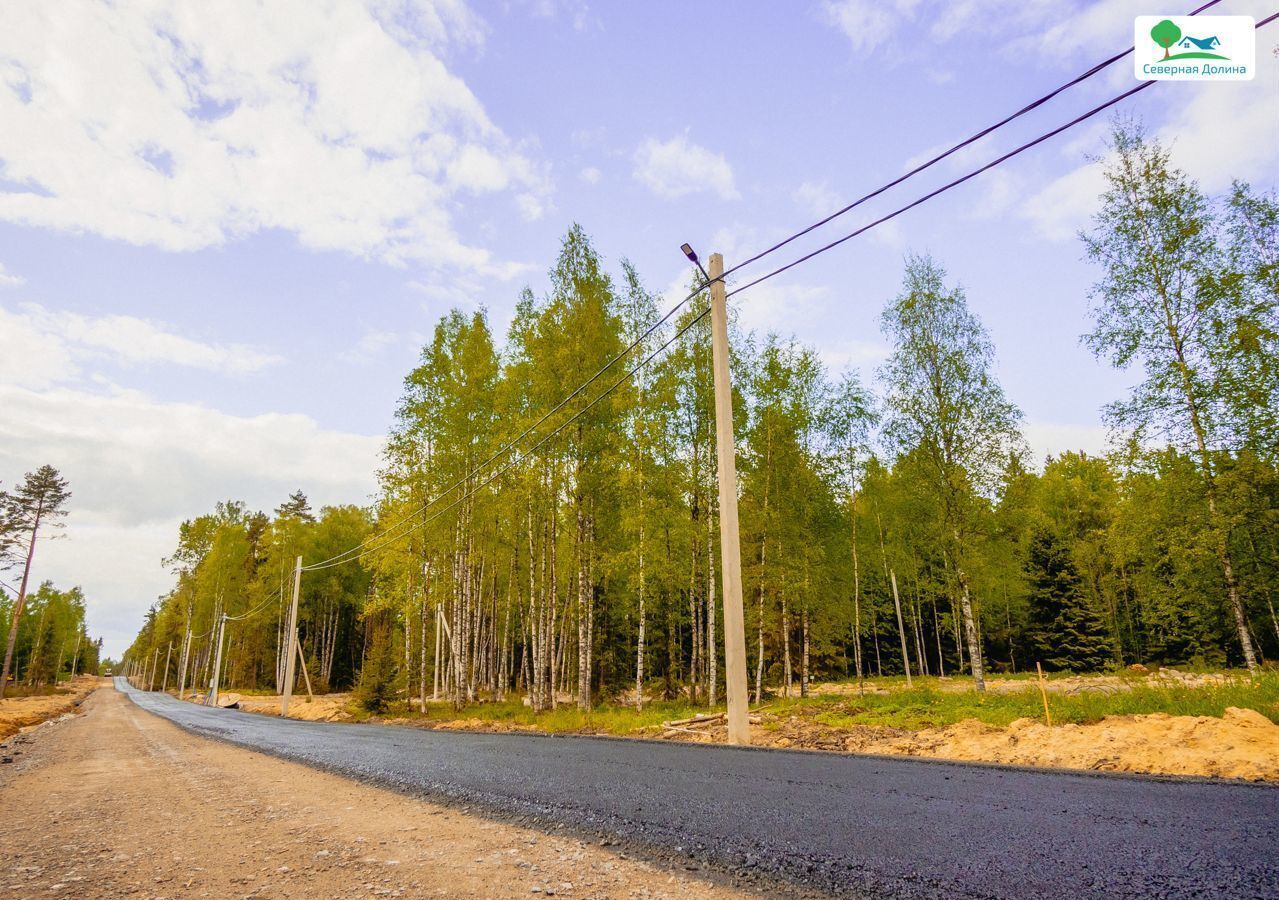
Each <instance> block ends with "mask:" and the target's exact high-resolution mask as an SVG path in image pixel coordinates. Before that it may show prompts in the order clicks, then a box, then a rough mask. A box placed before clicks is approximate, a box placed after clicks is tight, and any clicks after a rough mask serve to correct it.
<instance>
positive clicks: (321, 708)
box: [240, 694, 352, 722]
mask: <svg viewBox="0 0 1279 900" xmlns="http://www.w3.org/2000/svg"><path fill="white" fill-rule="evenodd" d="M350 701H351V695H350V694H323V695H321V696H318V697H316V698H315V699H314V700H311V701H309V702H308V700H307V698H306V695H305V694H304V695H302V696H301V697H299V696H298V695H297V694H294V695H293V699H292V700H290V701H289V718H290V719H303V720H305V721H307V722H344V721H346V720H348V719H350V718H352V716H351V711H350V709H349V708H348V706H349V705H350ZM240 709H243V710H245V711H247V712H255V713H265V714H266V715H269V716H278V715H279V714H280V698H279V697H270V696H267V697H246V696H242V697H240Z"/></svg>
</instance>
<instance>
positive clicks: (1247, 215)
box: [28, 122, 1279, 710]
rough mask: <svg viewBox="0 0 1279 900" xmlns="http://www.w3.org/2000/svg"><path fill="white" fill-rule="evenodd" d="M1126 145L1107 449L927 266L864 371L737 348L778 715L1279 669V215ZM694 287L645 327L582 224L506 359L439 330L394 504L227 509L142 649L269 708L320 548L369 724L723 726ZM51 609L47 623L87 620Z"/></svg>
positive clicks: (413, 408) (337, 655) (1093, 327)
mask: <svg viewBox="0 0 1279 900" xmlns="http://www.w3.org/2000/svg"><path fill="white" fill-rule="evenodd" d="M1111 150H1112V152H1111V154H1110V156H1109V157H1108V162H1107V168H1106V179H1107V189H1106V192H1105V194H1104V195H1103V196H1102V197H1100V198H1099V202H1098V211H1097V213H1096V215H1095V216H1094V218H1093V221H1092V223H1091V225H1090V226H1089V228H1088V229H1087V230H1086V231H1085V232H1084V233H1083V234H1081V241H1082V248H1083V251H1084V253H1085V254H1086V256H1087V257H1088V259H1090V260H1091V261H1092V263H1093V264H1094V272H1095V275H1096V280H1095V284H1094V287H1093V290H1092V292H1091V294H1090V296H1089V297H1088V298H1086V300H1087V303H1086V306H1087V313H1086V315H1087V327H1088V330H1087V333H1086V334H1084V335H1083V340H1084V342H1085V343H1086V345H1087V346H1088V347H1089V348H1090V349H1091V350H1092V351H1093V352H1094V353H1095V355H1096V356H1097V358H1098V359H1099V360H1100V361H1102V362H1103V363H1104V364H1107V365H1113V366H1115V367H1118V368H1122V369H1126V370H1130V371H1131V372H1132V373H1133V375H1134V376H1135V380H1136V386H1135V387H1134V388H1133V390H1132V391H1131V393H1130V394H1129V395H1128V396H1123V397H1116V398H1115V399H1114V402H1113V403H1112V404H1110V405H1109V406H1108V407H1107V408H1106V409H1105V410H1104V416H1105V420H1106V422H1107V423H1108V425H1109V426H1110V427H1111V431H1112V441H1111V449H1110V451H1109V452H1108V453H1107V454H1106V455H1104V456H1093V455H1089V454H1087V453H1084V452H1065V453H1061V454H1059V455H1056V456H1052V457H1050V458H1048V459H1047V460H1044V461H1040V460H1035V459H1032V456H1031V453H1030V451H1029V449H1028V447H1027V444H1026V441H1025V438H1024V436H1023V433H1022V425H1023V416H1022V413H1021V411H1020V410H1019V409H1018V407H1017V405H1016V404H1015V403H1014V401H1013V400H1012V399H1011V397H1010V395H1009V392H1008V391H1007V390H1006V389H1005V386H1003V385H1001V384H1000V382H999V379H998V377H997V365H996V348H995V347H994V346H993V345H992V342H991V339H990V337H989V334H988V332H987V330H986V328H985V327H984V325H983V323H982V322H981V321H980V319H979V318H978V316H977V315H976V314H975V313H974V312H973V310H972V308H971V307H970V305H969V302H968V298H967V296H966V295H965V292H964V289H963V287H962V286H961V285H959V284H957V283H956V282H955V281H954V280H953V279H952V278H950V277H949V276H948V275H947V272H946V270H945V268H944V265H943V261H941V260H938V259H933V258H930V257H927V256H915V255H911V256H908V257H907V258H906V260H905V263H904V271H903V275H902V283H901V288H900V291H899V292H898V293H897V295H896V296H894V297H889V298H884V305H883V313H882V319H881V321H882V328H883V334H884V337H885V338H886V340H887V342H888V344H889V345H890V347H891V353H890V355H889V357H888V358H887V360H886V361H885V362H884V364H883V365H882V366H880V367H879V368H878V369H877V370H876V371H875V372H873V373H868V374H863V373H859V372H856V371H843V372H833V371H831V370H829V369H828V367H827V366H826V365H825V364H824V363H823V361H822V359H821V357H820V356H819V355H818V354H817V353H816V352H815V351H814V350H812V349H811V348H808V347H805V346H803V345H801V344H799V343H797V342H796V341H794V340H790V339H788V338H786V337H785V336H780V335H777V334H756V333H751V332H748V331H744V330H742V329H740V328H734V329H733V330H732V335H731V339H732V345H733V359H732V374H733V384H734V391H735V396H734V418H735V422H734V426H735V432H736V440H737V453H738V481H739V484H738V492H739V497H740V505H741V528H742V534H741V552H742V560H743V576H744V599H745V612H746V630H747V650H748V656H749V674H750V681H751V692H752V700H753V701H755V702H760V701H761V700H763V699H764V698H766V697H769V696H775V695H782V696H788V695H804V694H806V693H807V691H808V689H809V685H810V683H811V682H813V681H815V680H829V679H854V678H863V677H869V676H878V675H885V674H899V673H903V672H905V671H910V672H913V673H915V674H931V675H947V676H952V677H956V676H963V677H966V678H971V679H972V681H973V683H974V686H975V687H976V689H977V690H981V689H982V688H983V679H984V677H985V675H986V674H987V673H990V672H1016V671H1024V670H1025V669H1027V668H1030V669H1031V670H1033V669H1034V667H1035V664H1036V663H1039V664H1041V665H1042V666H1043V667H1044V668H1045V669H1046V670H1049V671H1054V670H1056V671H1061V670H1070V671H1078V672H1092V671H1099V670H1106V669H1113V668H1120V667H1124V666H1127V665H1130V664H1133V663H1143V664H1173V663H1175V664H1191V665H1195V666H1204V667H1209V666H1211V667H1227V666H1229V667H1246V668H1248V669H1250V670H1254V671H1255V670H1256V669H1258V668H1259V667H1260V666H1263V665H1266V664H1267V660H1271V661H1273V660H1275V659H1279V616H1277V615H1276V608H1275V603H1276V597H1275V595H1276V593H1279V528H1277V527H1276V526H1277V525H1279V453H1277V452H1276V451H1277V448H1276V444H1275V437H1274V436H1275V434H1276V433H1277V432H1276V428H1275V426H1276V421H1275V419H1276V413H1277V412H1279V199H1277V198H1276V197H1275V196H1274V195H1273V194H1267V193H1264V192H1258V191H1256V190H1254V189H1253V188H1251V187H1250V186H1249V185H1247V184H1243V183H1235V184H1234V186H1233V188H1232V189H1231V190H1230V191H1228V192H1226V193H1225V194H1224V195H1221V196H1209V195H1207V194H1205V193H1204V192H1203V191H1202V190H1201V189H1200V187H1199V185H1198V184H1197V182H1196V181H1195V180H1194V179H1193V177H1192V176H1191V175H1190V174H1188V173H1185V172H1182V171H1180V170H1178V169H1177V168H1176V167H1174V166H1173V164H1172V162H1171V160H1170V157H1169V153H1168V150H1167V148H1165V147H1162V146H1161V145H1160V144H1159V143H1158V142H1157V141H1155V140H1153V139H1151V138H1149V137H1148V136H1146V135H1145V134H1144V133H1143V132H1142V131H1141V129H1140V128H1139V127H1137V126H1134V125H1132V124H1130V123H1123V122H1120V123H1117V124H1116V126H1115V130H1114V134H1113V136H1112V147H1111ZM704 287H705V285H704V284H703V282H702V279H701V277H700V275H698V274H696V273H693V274H692V275H691V279H690V291H691V292H694V293H695V294H696V295H695V296H694V298H693V300H692V301H691V302H690V303H689V304H688V305H687V306H686V307H685V308H684V309H683V310H682V311H681V312H680V314H679V315H678V316H676V317H674V318H673V319H672V320H671V321H669V322H666V323H664V324H663V325H661V326H660V327H658V328H657V329H655V330H653V331H652V333H651V334H649V333H647V332H648V331H649V329H650V328H651V326H653V325H654V323H657V322H659V321H660V320H661V303H662V301H661V298H659V296H658V295H656V294H655V293H654V292H652V291H651V290H650V289H649V288H648V287H647V286H646V284H645V282H644V281H643V279H642V278H641V276H640V274H639V273H638V272H637V271H636V270H635V268H634V267H633V266H631V265H630V264H629V263H628V262H626V261H624V260H623V261H622V262H621V263H620V265H619V266H618V269H617V270H616V271H610V269H609V268H608V267H607V266H606V263H605V260H604V258H603V257H602V256H601V254H600V253H599V252H598V251H597V249H596V248H595V247H594V246H593V245H592V243H591V241H590V239H589V237H588V236H587V234H586V232H585V231H584V230H583V229H582V228H580V227H578V226H574V227H572V228H571V229H570V230H569V231H568V233H567V234H566V236H565V238H564V240H563V243H562V247H561V250H560V254H559V257H558V258H557V259H556V260H555V262H554V265H553V266H552V268H551V269H550V272H549V279H548V284H547V286H546V288H545V290H544V292H542V293H540V294H538V293H535V292H534V291H533V290H532V289H531V288H526V289H525V290H524V291H523V293H522V294H521V295H520V297H519V299H518V303H517V304H516V307H515V312H514V316H513V318H512V320H511V322H510V325H509V327H508V328H507V330H506V333H505V335H497V334H495V333H494V328H493V323H492V322H491V321H490V318H489V316H488V314H487V313H486V312H485V311H484V310H482V309H481V310H480V311H478V312H464V311H461V310H456V309H455V310H453V311H452V312H450V313H448V314H447V315H445V316H444V317H443V318H442V319H440V321H439V322H438V323H437V324H436V325H435V327H434V332H433V335H432V337H431V339H430V341H429V343H428V344H427V345H426V346H425V347H424V348H423V349H422V353H421V358H420V361H419V363H418V365H417V366H416V368H414V369H413V370H412V371H411V372H409V373H408V375H407V376H406V377H405V379H404V389H403V395H402V398H401V401H400V403H399V406H398V409H397V411H396V416H395V421H394V425H393V427H392V429H391V431H390V434H389V436H388V437H387V441H386V445H385V451H384V457H383V465H382V467H381V469H380V471H379V472H378V479H379V484H380V489H379V494H378V497H377V499H376V502H374V503H372V504H371V505H369V506H361V505H356V504H352V505H347V506H329V507H324V508H322V509H319V510H315V509H312V508H311V506H310V504H309V502H308V500H307V498H306V496H305V494H304V493H303V492H302V491H298V492H296V493H294V494H293V495H292V496H291V497H288V498H282V502H281V503H280V504H279V506H278V507H277V508H275V509H274V510H273V511H272V512H270V513H266V512H259V511H254V510H251V509H249V508H248V507H247V506H246V505H245V504H243V503H241V502H236V501H228V502H224V503H220V504H218V505H217V507H216V508H215V509H214V510H212V511H209V512H208V513H206V514H204V515H201V516H198V517H196V518H193V519H191V520H190V521H188V522H186V523H184V524H183V526H182V527H181V530H180V533H179V535H178V536H177V542H176V546H175V549H174V551H173V553H172V555H171V556H170V558H169V559H168V560H167V564H168V566H169V567H170V568H171V569H172V572H173V575H174V585H173V588H172V590H171V591H170V592H169V593H168V594H166V595H165V596H164V597H162V598H160V599H159V600H158V602H157V603H156V604H155V605H154V606H153V607H152V608H151V610H150V611H149V612H148V614H147V616H146V620H145V623H144V625H143V627H142V629H141V630H140V632H139V634H138V636H137V638H136V639H135V641H134V643H133V645H132V646H131V647H130V649H129V650H128V652H127V653H126V658H127V659H129V660H133V661H146V662H151V661H152V660H161V659H163V660H165V661H166V663H165V665H166V669H165V672H166V674H167V679H168V683H169V684H171V685H176V684H177V683H178V682H179V678H181V679H182V682H183V683H184V684H185V685H186V686H187V687H188V688H189V687H191V686H192V685H196V686H199V687H200V688H201V689H203V687H204V686H206V685H207V684H208V683H209V680H210V676H211V670H212V667H213V665H214V661H215V659H216V658H217V656H218V654H217V647H216V646H215V641H216V637H217V635H218V629H217V627H216V626H217V624H218V623H219V622H220V621H222V620H223V617H224V616H225V617H226V618H225V621H226V627H225V647H224V650H223V653H222V672H221V682H222V684H223V685H224V686H236V687H239V688H241V689H264V690H275V691H277V692H278V691H280V690H281V689H282V687H283V681H284V678H285V672H286V663H287V652H286V651H287V650H288V645H287V642H286V641H285V629H286V624H285V623H286V619H287V614H288V609H289V604H290V600H291V597H292V591H293V587H294V566H295V560H297V559H298V558H300V559H301V560H302V566H303V570H302V572H301V578H300V587H299V616H298V629H299V635H300V641H301V647H302V655H303V658H304V660H305V665H306V674H307V675H308V676H309V678H310V681H311V682H312V683H313V685H314V687H315V689H316V691H317V692H319V691H328V690H346V689H355V690H357V692H358V695H359V696H360V697H361V698H362V699H363V700H364V701H365V702H366V704H367V705H368V707H369V708H370V709H377V708H381V707H383V706H385V704H386V703H387V702H388V701H389V700H390V699H391V698H400V699H412V700H415V701H416V702H418V703H421V704H422V705H423V706H424V705H425V704H426V703H427V702H429V701H431V700H433V699H447V700H451V701H452V702H453V703H455V704H458V705H462V704H466V703H470V702H475V701H479V700H486V699H506V698H507V697H508V695H512V696H521V697H525V698H527V702H528V703H529V704H530V705H531V706H532V707H533V708H534V709H535V710H542V709H547V708H549V707H553V706H556V705H558V704H570V703H571V704H576V705H577V706H578V707H580V708H590V707H591V706H593V705H596V704H599V703H603V702H615V703H625V704H633V705H642V704H644V703H646V702H649V701H651V700H654V699H659V698H666V699H672V698H676V697H681V698H685V699H687V700H689V701H691V702H693V703H695V704H705V705H709V706H713V705H715V704H717V703H718V702H720V701H721V699H722V685H723V683H724V675H723V648H722V644H723V638H722V611H721V610H720V608H719V606H718V603H719V598H718V592H719V573H718V572H717V565H718V562H719V528H718V519H717V515H718V512H717V508H716V498H717V488H716V462H715V422H714V416H713V398H712V385H711V374H710V365H711V360H710V343H709V321H708V320H707V319H705V318H704V317H701V313H702V311H703V310H704V309H705V307H706V305H707V302H708V301H707V299H706V296H705V295H704V293H702V292H701V289H704ZM1080 306H1081V320H1082V317H1083V315H1084V308H1085V298H1080ZM633 343H634V344H636V347H635V349H634V350H633V351H631V352H630V353H629V354H627V355H626V356H625V359H624V360H623V361H622V362H621V363H619V364H617V365H615V366H613V367H612V368H610V369H608V372H607V374H606V375H605V376H604V377H603V378H600V379H598V380H595V381H592V382H591V383H590V386H589V387H588V388H587V389H585V390H584V391H582V392H581V393H580V395H577V396H574V397H573V399H572V400H571V401H570V402H568V403H566V404H563V405H561V401H563V400H564V398H565V395H566V394H568V393H569V392H570V391H571V390H572V389H573V388H574V387H576V386H577V385H580V384H583V383H585V382H588V380H590V379H592V377H593V376H596V375H597V373H598V372H599V371H600V370H601V368H603V367H605V366H606V364H608V363H609V362H610V361H611V360H613V359H614V357H615V356H617V355H618V354H619V353H620V352H621V351H622V350H623V349H624V348H626V347H628V346H629V345H631V344H633ZM650 356H652V361H651V362H649V363H648V364H646V365H642V366H638V363H640V362H641V361H642V360H645V359H647V358H648V357H650ZM632 368H634V369H635V371H634V373H633V375H631V376H630V377H624V376H625V375H626V373H628V372H630V371H631V369H632ZM610 388H611V389H610ZM526 432H527V436H526ZM46 593H47V597H46V599H45V600H44V601H38V602H44V603H45V604H46V606H47V608H48V609H49V610H51V612H50V619H51V620H52V619H55V618H57V616H58V615H60V614H59V613H54V612H52V610H54V609H55V607H56V604H57V603H62V602H66V603H68V604H71V605H72V606H73V605H74V598H70V599H67V600H65V601H64V600H61V599H58V598H61V597H62V596H63V595H60V594H58V593H57V592H55V591H53V590H52V588H47V591H46V588H41V591H40V593H39V594H38V595H37V597H42V596H45V595H46ZM43 608H45V607H41V609H43ZM40 615H41V613H40V612H38V611H37V610H36V609H34V608H33V609H32V611H31V613H30V615H29V618H28V621H30V620H35V619H37V617H38V616H40ZM41 627H43V626H41ZM53 651H54V645H53V644H52V643H50V644H49V646H48V647H47V649H45V650H42V651H36V650H32V651H30V652H31V653H37V652H41V653H46V654H49V655H50V656H51V655H52V654H53ZM31 658H33V659H35V658H41V659H43V658H44V657H35V656H33V657H31ZM29 665H30V664H29ZM41 665H43V663H41ZM299 677H300V676H299Z"/></svg>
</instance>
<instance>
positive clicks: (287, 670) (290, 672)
mask: <svg viewBox="0 0 1279 900" xmlns="http://www.w3.org/2000/svg"><path fill="white" fill-rule="evenodd" d="M301 590H302V557H300V556H299V557H298V558H297V561H296V562H295V563H294V565H293V603H292V605H291V606H290V607H289V629H288V632H287V633H286V634H285V636H284V639H285V640H286V641H288V642H289V649H288V651H286V652H287V653H288V657H286V660H287V661H286V662H285V663H284V694H283V695H282V696H281V698H280V716H281V717H287V716H288V714H289V700H290V699H292V697H293V678H294V676H295V673H296V671H297V670H296V668H295V666H296V665H297V656H298V649H297V647H298V593H299V592H300V591H301Z"/></svg>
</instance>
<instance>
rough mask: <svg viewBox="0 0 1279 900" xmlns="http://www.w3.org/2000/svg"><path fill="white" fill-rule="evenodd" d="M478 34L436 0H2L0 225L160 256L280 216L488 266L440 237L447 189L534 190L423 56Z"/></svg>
mask: <svg viewBox="0 0 1279 900" xmlns="http://www.w3.org/2000/svg"><path fill="white" fill-rule="evenodd" d="M481 32H482V29H481V26H480V25H479V24H478V23H477V22H476V21H475V19H474V17H473V16H471V15H470V13H468V12H467V11H466V9H465V7H464V6H463V5H462V4H461V3H459V2H455V0H436V2H419V3H412V4H409V3H398V2H387V0H367V2H363V3H362V2H356V0H342V2H334V3H329V4H319V3H312V2H309V0H293V2H288V0H280V2H276V3H270V4H266V5H256V4H232V5H221V4H212V5H210V4H191V3H181V2H176V0H167V2H157V3H151V4H146V5H124V6H119V7H117V6H109V5H102V4H99V3H93V2H89V0H69V2H67V3H58V4H27V5H22V6H18V7H14V8H13V9H10V10H8V11H7V12H6V16H5V27H4V28H3V29H0V73H3V75H2V76H0V78H2V79H3V83H0V121H3V122H4V123H5V127H4V128H3V129H0V167H2V168H3V173H4V179H5V182H6V183H8V184H9V185H11V186H12V185H17V186H19V187H18V188H16V189H15V188H13V187H10V188H9V189H6V190H0V219H4V220H8V221H11V222H18V223H21V224H26V225H34V226H42V227H48V228H54V229H61V230H72V231H89V232H93V233H96V234H100V235H103V236H106V237H109V238H114V239H119V240H123V241H128V242H130V243H134V244H144V245H155V246H159V247H162V248H165V249H169V250H190V249H195V248H200V247H208V246H214V245H218V244H221V243H224V242H226V241H228V240H234V239H236V238H239V237H242V236H245V235H249V234H253V233H255V232H258V231H262V230H267V229H280V230H284V231H288V232H291V233H293V234H295V235H296V236H297V237H298V239H299V241H300V242H301V243H302V244H303V245H305V246H307V247H312V248H318V249H338V250H344V251H347V252H350V253H353V254H357V255H360V256H365V257H371V258H377V259H382V260H386V261H391V262H399V261H402V260H419V261H423V262H426V263H429V264H433V265H438V266H452V267H459V268H479V267H487V266H490V265H491V264H492V262H491V260H490V259H489V254H488V252H487V251H486V250H484V249H482V248H479V247H475V246H470V245H468V244H467V243H466V242H464V241H463V240H462V239H461V238H459V237H458V235H457V234H456V233H455V229H454V226H453V222H452V218H451V206H452V203H453V200H454V198H455V197H456V195H458V194H459V193H486V194H492V193H512V194H514V195H515V196H516V197H520V196H523V195H529V196H542V195H544V194H545V193H547V191H548V190H549V188H548V185H547V181H546V178H545V176H544V174H543V169H542V167H540V166H539V165H538V164H536V163H534V162H533V161H531V160H530V159H528V158H527V157H526V156H525V155H524V154H523V153H522V152H521V151H520V150H519V149H518V148H516V147H515V146H514V145H513V144H512V142H511V141H510V140H509V139H508V138H507V137H506V136H505V135H503V133H502V132H501V131H500V130H499V129H498V128H497V127H496V126H495V125H494V124H493V123H492V122H491V121H490V120H489V118H488V116H487V114H486V113H485V111H484V109H483V107H482V105H481V104H480V102H479V100H478V99H477V98H476V97H475V95H474V94H472V92H471V91H470V89H469V88H468V87H467V86H466V84H465V83H464V82H463V81H462V80H461V79H460V78H458V77H457V76H456V75H454V74H452V73H451V72H450V71H449V69H448V67H447V66H446V65H445V63H444V62H443V60H442V59H441V56H440V55H439V54H440V53H441V52H442V50H443V49H444V48H448V47H454V46H459V45H460V46H463V47H465V46H470V45H473V44H474V43H476V42H477V41H479V40H480V36H481ZM352 73H358V74H357V75H352ZM514 202H517V203H519V204H520V206H521V208H522V209H523V210H527V209H528V208H529V207H530V203H529V201H528V200H515V201H514Z"/></svg>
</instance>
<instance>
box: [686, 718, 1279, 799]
mask: <svg viewBox="0 0 1279 900" xmlns="http://www.w3.org/2000/svg"><path fill="white" fill-rule="evenodd" d="M753 731H754V734H753V735H752V737H753V738H754V739H755V741H756V742H757V743H759V744H761V745H763V746H773V747H796V748H804V749H815V750H843V751H845V752H855V753H883V754H889V755H900V756H929V757H935V758H938V759H955V760H967V761H983V762H996V763H1009V764H1013V765H1022V766H1049V767H1053V768H1062V769H1095V770H1099V771H1108V772H1142V773H1146V774H1152V775H1199V776H1208V777H1216V778H1242V779H1247V780H1250V781H1279V725H1276V724H1275V723H1273V722H1271V721H1270V720H1269V719H1267V718H1266V717H1265V716H1263V715H1262V714H1261V713H1259V712H1256V711H1255V710H1251V709H1239V708H1237V707H1230V708H1228V709H1227V710H1226V711H1225V713H1224V714H1223V715H1222V717H1221V718H1219V719H1218V718H1215V717H1212V716H1170V715H1167V714H1166V713H1152V714H1150V715H1142V716H1107V717H1106V718H1104V719H1102V720H1101V721H1100V722H1094V723H1091V724H1088V725H1056V726H1053V727H1052V728H1049V727H1048V726H1046V725H1044V724H1043V723H1042V722H1040V721H1039V720H1037V719H1018V720H1017V721H1015V722H1013V723H1012V724H1011V725H1009V726H1008V727H1007V728H999V727H997V726H994V725H986V724H984V723H982V722H979V721H977V720H976V719H967V720H965V721H963V722H959V723H957V724H954V725H948V726H946V727H944V728H925V729H923V730H920V731H905V730H901V729H895V728H879V727H872V726H857V727H853V728H847V729H842V728H841V729H835V728H830V727H828V726H824V725H821V724H818V723H814V722H812V721H811V720H804V719H801V718H799V717H789V718H787V719H784V720H781V721H779V722H776V724H775V727H773V728H769V729H764V728H759V729H753ZM669 736H670V737H672V738H674V739H680V737H679V736H678V735H669ZM710 739H711V740H718V739H722V736H721V735H719V734H716V733H712V735H711V737H710Z"/></svg>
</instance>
